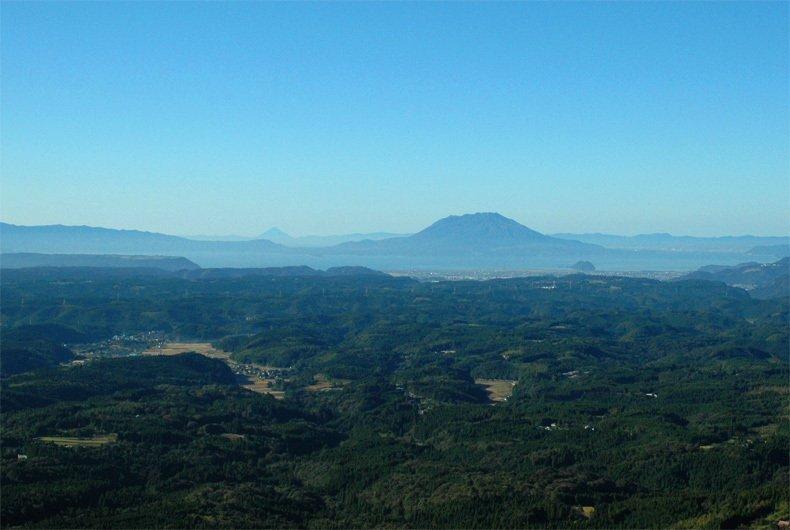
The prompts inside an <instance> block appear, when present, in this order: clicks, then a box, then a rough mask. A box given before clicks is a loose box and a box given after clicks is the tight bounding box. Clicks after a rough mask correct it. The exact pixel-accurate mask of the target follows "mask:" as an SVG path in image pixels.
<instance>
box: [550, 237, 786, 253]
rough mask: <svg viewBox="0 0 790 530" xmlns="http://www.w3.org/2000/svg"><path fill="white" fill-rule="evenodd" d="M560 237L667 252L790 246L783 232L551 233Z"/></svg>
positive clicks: (744, 250) (777, 248) (740, 250)
mask: <svg viewBox="0 0 790 530" xmlns="http://www.w3.org/2000/svg"><path fill="white" fill-rule="evenodd" d="M553 236H554V237H558V238H561V239H571V240H574V241H582V242H584V243H591V244H594V245H600V246H603V247H606V248H612V249H627V250H663V251H668V252H677V251H681V252H738V253H744V252H748V251H750V250H753V249H754V247H760V248H758V250H766V249H764V248H762V247H764V246H771V247H772V248H771V250H770V251H769V253H768V254H766V255H773V254H772V253H771V252H776V251H779V250H780V249H784V251H785V252H786V251H787V249H790V237H787V236H749V235H747V236H721V237H694V236H673V235H672V234H667V233H656V234H639V235H636V236H617V235H612V234H598V233H593V234H567V233H562V234H553Z"/></svg>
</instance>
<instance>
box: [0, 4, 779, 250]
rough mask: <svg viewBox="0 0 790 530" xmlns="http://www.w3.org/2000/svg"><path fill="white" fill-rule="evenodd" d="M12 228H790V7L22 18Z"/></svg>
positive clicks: (12, 144)
mask: <svg viewBox="0 0 790 530" xmlns="http://www.w3.org/2000/svg"><path fill="white" fill-rule="evenodd" d="M0 17H1V18H2V22H1V23H2V35H1V37H2V39H1V40H0V52H1V53H2V87H1V88H2V92H1V95H0V103H2V105H1V109H0V110H1V112H2V114H0V125H1V126H2V129H1V130H0V135H1V140H2V162H1V163H2V165H1V166H0V171H1V172H2V173H1V175H0V176H1V177H2V180H1V181H0V209H1V210H2V213H1V214H0V219H2V220H3V221H7V222H12V223H17V224H51V223H62V224H88V225H94V226H108V227H116V228H138V229H144V230H154V231H162V232H167V233H175V234H231V233H232V234H242V235H252V234H258V233H260V232H262V231H263V230H264V229H266V228H268V227H271V226H279V227H281V228H283V229H284V230H286V231H288V232H291V233H293V234H296V235H299V234H329V233H343V232H351V231H374V230H386V231H396V232H408V231H415V230H418V229H420V228H422V227H423V226H425V225H427V224H429V223H430V222H432V221H434V220H436V219H438V218H440V217H444V216H446V215H449V214H459V213H466V212H475V211H497V212H500V213H502V214H504V215H507V216H509V217H513V218H515V219H516V220H518V221H520V222H522V223H524V224H526V225H527V226H530V227H531V228H534V229H536V230H540V231H543V232H558V231H575V232H588V231H602V232H612V233H622V234H633V233H638V232H656V231H669V232H672V233H676V234H692V235H721V234H744V233H754V234H761V235H771V234H773V235H779V234H787V233H788V232H790V226H789V224H790V152H789V151H790V140H789V138H790V130H789V129H790V115H789V114H788V98H789V97H790V84H789V81H788V42H789V41H788V4H787V3H784V2H781V3H764V2H751V3H729V2H728V3H724V2H722V3H712V2H711V3H674V4H670V3H642V2H634V3H608V4H603V3H498V4H490V3H485V4H483V3H423V4H413V3H388V4H381V3H348V4H335V3H182V2H171V3H161V4H160V3H150V2H140V3H115V2H106V3H79V4H75V3H38V2H35V3H34V2H30V3H12V2H3V3H2V6H1V7H0Z"/></svg>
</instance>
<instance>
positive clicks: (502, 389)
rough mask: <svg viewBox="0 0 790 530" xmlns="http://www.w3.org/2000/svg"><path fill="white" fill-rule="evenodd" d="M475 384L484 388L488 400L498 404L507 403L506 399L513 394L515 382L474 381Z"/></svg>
mask: <svg viewBox="0 0 790 530" xmlns="http://www.w3.org/2000/svg"><path fill="white" fill-rule="evenodd" d="M475 384H477V385H481V386H484V387H485V388H486V392H488V398H489V399H490V400H491V401H494V402H497V403H498V402H501V401H507V398H509V397H510V396H511V395H512V394H513V387H514V386H516V381H514V380H512V379H475Z"/></svg>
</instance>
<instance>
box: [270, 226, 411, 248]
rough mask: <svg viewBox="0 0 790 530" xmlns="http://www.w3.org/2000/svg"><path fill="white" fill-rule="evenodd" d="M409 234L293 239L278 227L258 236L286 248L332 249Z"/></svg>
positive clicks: (372, 234) (345, 235)
mask: <svg viewBox="0 0 790 530" xmlns="http://www.w3.org/2000/svg"><path fill="white" fill-rule="evenodd" d="M406 235H408V234H394V233H392V232H370V233H356V234H339V235H331V236H298V237H293V236H290V235H288V234H286V233H285V232H283V231H282V230H280V229H279V228H277V227H274V228H270V229H269V230H267V231H266V232H264V233H262V234H261V235H260V236H258V238H259V239H268V240H269V241H274V242H275V243H279V244H280V245H285V246H286V247H331V246H334V245H340V244H341V243H348V242H350V241H364V240H366V239H370V240H374V241H375V240H379V239H388V238H391V237H402V236H406Z"/></svg>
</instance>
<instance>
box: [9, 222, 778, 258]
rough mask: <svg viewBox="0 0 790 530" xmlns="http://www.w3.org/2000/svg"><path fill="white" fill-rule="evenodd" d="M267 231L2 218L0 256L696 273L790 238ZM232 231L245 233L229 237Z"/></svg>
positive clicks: (509, 230)
mask: <svg viewBox="0 0 790 530" xmlns="http://www.w3.org/2000/svg"><path fill="white" fill-rule="evenodd" d="M262 236H266V238H260V239H244V240H223V241H216V240H200V239H190V238H186V237H179V236H172V235H166V234H160V233H156V232H143V231H139V230H114V229H108V228H96V227H89V226H63V225H49V226H17V225H13V224H7V223H0V252H2V253H3V254H8V253H46V254H96V255H106V254H117V255H125V256H134V255H147V256H151V255H159V256H163V255H164V256H183V257H185V258H187V259H188V260H191V261H193V262H195V263H197V264H198V265H200V266H201V267H282V266H298V265H306V266H311V267H316V268H320V269H326V268H329V267H334V266H342V265H349V264H351V265H360V266H366V267H371V268H374V269H383V270H408V269H423V270H424V269H431V270H440V269H447V270H452V269H455V270H457V269H489V270H490V269H499V270H501V269H511V270H516V269H567V268H568V267H569V264H570V263H574V262H576V261H592V262H594V263H595V266H596V267H597V268H598V269H600V270H692V269H694V268H697V267H699V266H701V265H703V264H705V263H722V264H725V265H734V264H737V263H740V262H743V261H745V260H746V259H745V257H746V254H745V252H747V251H748V250H750V249H753V248H754V247H759V246H761V245H762V246H765V245H772V248H773V247H775V246H777V245H785V244H787V243H788V238H781V237H779V238H761V237H754V236H742V237H722V238H691V237H676V236H671V235H668V234H651V235H645V236H633V237H625V236H609V235H604V234H583V235H580V236H578V237H579V238H580V239H581V240H577V239H573V238H571V237H570V235H569V234H559V235H556V236H550V235H546V234H542V233H540V232H537V231H535V230H532V229H530V228H527V227H526V226H524V225H522V224H520V223H518V222H516V221H514V220H512V219H508V218H506V217H504V216H502V215H500V214H498V213H476V214H467V215H459V216H450V217H446V218H444V219H440V220H439V221H436V222H435V223H433V224H432V225H430V226H428V227H427V228H425V229H424V230H421V231H420V232H418V233H416V234H413V235H408V236H403V235H400V236H397V235H395V234H387V233H374V234H350V235H345V236H306V237H297V238H294V237H291V236H289V235H288V234H286V233H285V232H282V231H281V230H279V229H270V230H268V231H267V232H265V233H264V234H262ZM386 236H395V237H386ZM232 237H236V236H228V238H232ZM357 237H364V238H365V239H363V240H358V241H343V242H339V243H337V244H329V243H331V242H332V239H331V238H338V239H343V238H357ZM272 239H274V240H276V241H272ZM310 242H312V245H308V243H310ZM733 249H735V250H733ZM766 258H768V259H770V256H766ZM13 259H16V260H21V259H23V258H20V257H16V258H13ZM36 259H40V258H36ZM59 259H62V258H59ZM73 259H75V260H76V259H78V258H73ZM752 259H754V258H752ZM768 259H766V261H767V260H768Z"/></svg>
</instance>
